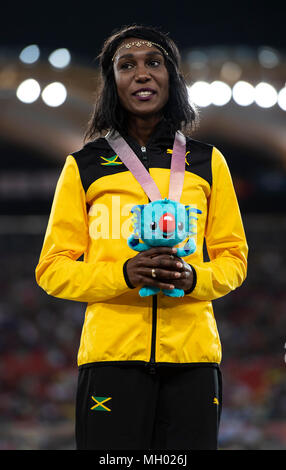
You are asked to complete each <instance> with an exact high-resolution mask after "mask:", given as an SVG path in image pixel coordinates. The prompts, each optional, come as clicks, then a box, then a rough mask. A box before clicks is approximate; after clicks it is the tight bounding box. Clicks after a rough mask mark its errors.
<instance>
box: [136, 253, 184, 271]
mask: <svg viewBox="0 0 286 470" xmlns="http://www.w3.org/2000/svg"><path fill="white" fill-rule="evenodd" d="M138 266H141V267H143V268H144V267H149V268H162V269H167V270H169V271H183V270H184V265H183V263H182V262H181V261H180V260H179V259H178V260H173V259H171V258H170V257H169V258H166V257H164V258H163V257H162V258H160V257H159V256H158V257H156V258H141V260H138Z"/></svg>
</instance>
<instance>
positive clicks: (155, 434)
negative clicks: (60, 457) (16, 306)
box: [76, 364, 222, 450]
mask: <svg viewBox="0 0 286 470" xmlns="http://www.w3.org/2000/svg"><path fill="white" fill-rule="evenodd" d="M221 388H222V387H221V373H220V370H219V369H218V368H217V367H214V366H198V367H182V366H157V368H156V372H155V373H153V374H152V373H150V370H149V369H148V367H145V366H144V365H126V364H124V365H102V364H98V365H95V366H91V367H87V368H82V369H80V370H79V376H78V389H77V399H76V446H77V449H78V450H96V449H97V450H103V449H105V450H118V449H121V450H122V449H125V450H130V449H139V450H142V449H144V450H150V449H160V450H162V449H165V450H172V449H186V450H216V449H217V446H218V430H219V421H220V414H221V404H222V403H221V402H222V390H221Z"/></svg>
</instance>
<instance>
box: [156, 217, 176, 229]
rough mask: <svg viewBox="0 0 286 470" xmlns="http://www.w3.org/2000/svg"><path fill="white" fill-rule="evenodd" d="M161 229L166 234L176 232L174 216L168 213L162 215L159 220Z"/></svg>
mask: <svg viewBox="0 0 286 470" xmlns="http://www.w3.org/2000/svg"><path fill="white" fill-rule="evenodd" d="M159 227H160V230H161V231H162V232H164V233H169V232H174V230H175V228H176V221H175V217H174V215H173V214H170V213H169V212H166V213H165V214H163V215H161V217H160V220H159Z"/></svg>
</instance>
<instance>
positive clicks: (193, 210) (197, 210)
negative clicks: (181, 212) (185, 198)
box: [186, 206, 202, 236]
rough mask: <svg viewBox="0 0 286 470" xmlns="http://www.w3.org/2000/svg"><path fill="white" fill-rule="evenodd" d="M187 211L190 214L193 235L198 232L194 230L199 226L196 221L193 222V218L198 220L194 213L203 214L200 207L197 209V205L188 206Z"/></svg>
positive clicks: (190, 226)
mask: <svg viewBox="0 0 286 470" xmlns="http://www.w3.org/2000/svg"><path fill="white" fill-rule="evenodd" d="M186 211H187V214H188V216H189V233H190V235H191V236H192V235H196V232H195V231H194V229H196V228H197V225H196V222H195V223H192V219H195V220H198V218H197V217H196V216H195V215H192V214H201V213H202V211H201V210H200V209H196V208H195V207H191V206H186Z"/></svg>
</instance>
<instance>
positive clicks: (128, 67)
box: [120, 62, 133, 70]
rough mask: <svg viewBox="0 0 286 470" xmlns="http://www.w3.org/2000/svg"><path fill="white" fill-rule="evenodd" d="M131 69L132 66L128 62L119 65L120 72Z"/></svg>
mask: <svg viewBox="0 0 286 470" xmlns="http://www.w3.org/2000/svg"><path fill="white" fill-rule="evenodd" d="M132 67H133V64H131V63H130V62H123V63H122V64H120V69H121V70H128V69H131V68H132Z"/></svg>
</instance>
